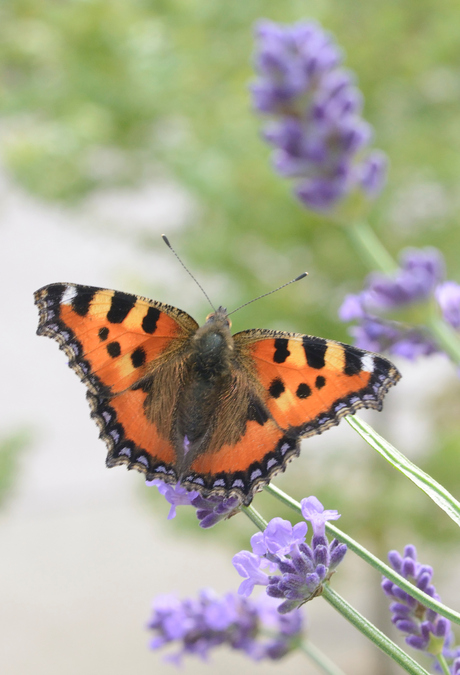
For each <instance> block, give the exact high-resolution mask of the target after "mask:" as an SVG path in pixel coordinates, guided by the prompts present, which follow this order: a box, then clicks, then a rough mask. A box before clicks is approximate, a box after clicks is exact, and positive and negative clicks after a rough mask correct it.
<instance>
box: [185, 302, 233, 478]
mask: <svg viewBox="0 0 460 675" xmlns="http://www.w3.org/2000/svg"><path fill="white" fill-rule="evenodd" d="M232 369H233V370H234V343H233V338H232V335H231V332H230V321H229V320H228V318H227V312H226V310H225V309H224V308H223V307H219V309H218V310H217V311H216V312H215V313H213V314H211V315H209V316H208V317H207V320H206V323H205V324H204V325H203V326H200V328H198V329H197V331H196V332H195V334H194V335H193V337H192V341H191V353H190V356H189V359H188V368H187V371H188V372H187V376H186V379H185V382H184V387H183V389H182V391H181V393H180V396H179V398H178V401H177V409H176V424H175V430H174V439H173V442H174V445H175V448H176V452H177V453H178V455H179V456H180V455H182V457H181V458H180V460H181V461H179V462H178V463H179V464H182V469H183V470H186V467H187V466H189V463H190V462H191V461H192V460H193V459H194V458H195V457H196V456H197V455H199V454H201V453H203V452H205V451H206V450H208V449H209V447H210V445H211V444H212V443H213V439H214V441H215V432H216V426H217V419H218V417H219V412H220V411H221V409H222V406H223V405H225V400H226V399H227V398H228V395H229V392H231V391H232V389H233V387H232V381H233V377H234V374H233V372H232Z"/></svg>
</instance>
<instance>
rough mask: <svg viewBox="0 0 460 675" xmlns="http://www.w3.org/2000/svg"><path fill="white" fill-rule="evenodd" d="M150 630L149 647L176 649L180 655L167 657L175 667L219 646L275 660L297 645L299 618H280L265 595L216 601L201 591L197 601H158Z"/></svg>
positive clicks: (230, 595)
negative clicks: (188, 657) (257, 597)
mask: <svg viewBox="0 0 460 675" xmlns="http://www.w3.org/2000/svg"><path fill="white" fill-rule="evenodd" d="M148 628H149V630H151V631H152V633H153V637H152V640H151V642H150V648H151V649H155V650H156V649H160V648H162V647H164V646H166V645H168V644H177V645H179V647H180V648H179V651H178V652H176V653H175V654H173V655H171V656H169V657H167V659H168V660H169V661H172V662H173V663H175V664H176V665H180V663H181V661H182V658H183V657H184V656H185V655H188V654H191V655H194V656H198V657H200V658H201V659H203V660H205V659H206V658H207V657H208V655H209V652H210V651H211V650H212V649H214V648H215V647H218V646H220V645H227V646H228V647H230V648H231V649H237V650H240V651H242V652H244V653H245V654H247V655H248V656H250V657H251V658H252V659H254V660H256V661H260V660H261V659H271V660H278V659H280V658H281V657H283V656H285V655H286V654H287V653H288V652H290V651H292V650H293V649H294V648H295V647H296V646H297V643H298V641H299V639H300V637H301V633H302V629H303V619H302V615H301V613H300V612H294V613H292V615H291V616H290V617H289V618H288V617H282V616H280V615H279V614H278V613H277V611H276V602H275V601H273V600H270V599H269V598H267V597H263V598H261V599H259V600H257V601H254V600H249V599H247V598H241V597H238V596H235V595H234V594H233V593H227V594H226V595H224V596H222V597H219V596H217V595H216V594H215V593H214V592H213V591H211V590H203V591H201V593H200V595H199V597H198V598H197V599H186V600H179V599H178V598H176V597H175V596H161V597H159V598H157V599H156V600H155V602H154V606H153V614H152V618H151V619H150V622H149V624H148ZM266 634H267V635H269V637H265V635H266Z"/></svg>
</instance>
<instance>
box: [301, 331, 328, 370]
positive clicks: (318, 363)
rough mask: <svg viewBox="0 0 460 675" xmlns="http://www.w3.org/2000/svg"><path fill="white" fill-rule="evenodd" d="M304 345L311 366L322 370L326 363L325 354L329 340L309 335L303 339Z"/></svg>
mask: <svg viewBox="0 0 460 675" xmlns="http://www.w3.org/2000/svg"><path fill="white" fill-rule="evenodd" d="M302 345H303V348H304V352H305V358H306V359H307V363H308V365H309V366H310V368H316V369H317V370H320V369H321V368H324V366H325V365H326V361H325V358H324V357H325V355H326V349H327V342H326V340H323V338H311V337H309V336H308V335H305V337H304V338H303V339H302Z"/></svg>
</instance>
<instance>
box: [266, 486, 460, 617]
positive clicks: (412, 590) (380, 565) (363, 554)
mask: <svg viewBox="0 0 460 675" xmlns="http://www.w3.org/2000/svg"><path fill="white" fill-rule="evenodd" d="M265 490H266V491H267V492H269V493H270V494H272V495H273V496H274V497H276V498H277V499H279V500H280V501H281V502H283V503H284V504H286V506H289V507H290V508H291V509H293V510H294V511H296V512H297V513H302V511H301V508H300V504H299V502H297V501H296V500H295V499H293V498H292V497H290V496H289V495H287V494H286V493H284V492H283V491H282V490H280V489H279V488H277V487H275V486H274V485H273V484H271V485H266V486H265ZM326 531H327V533H328V534H330V535H332V536H334V537H335V538H336V539H338V540H339V541H340V542H342V543H344V544H346V545H347V546H348V548H349V549H350V550H351V551H353V552H354V553H356V555H358V556H359V557H360V558H362V559H363V560H364V561H365V562H367V563H368V564H369V565H371V566H372V567H373V568H374V569H376V570H377V571H378V572H381V573H382V574H383V575H384V576H386V577H387V578H388V579H391V581H393V582H394V583H395V584H397V585H398V586H399V587H400V588H402V589H403V590H404V591H406V592H407V593H409V594H410V595H411V596H412V597H413V598H415V599H416V600H418V601H419V602H420V603H421V604H422V605H424V606H425V607H429V608H430V609H432V610H433V611H435V612H438V614H441V616H444V617H446V619H450V620H451V621H454V622H455V623H457V624H460V614H459V613H458V612H456V611H455V610H453V609H450V607H446V606H445V605H443V604H442V603H441V602H438V601H437V600H434V599H433V598H431V597H430V596H429V595H426V593H423V591H421V590H420V589H419V588H417V587H416V586H414V585H413V584H411V583H410V581H407V579H404V577H402V576H400V575H399V574H398V573H397V572H395V571H394V569H392V568H391V567H389V566H388V565H386V564H385V563H384V562H382V561H381V560H380V559H379V558H377V557H376V556H375V555H373V554H372V553H370V551H368V550H367V549H365V548H364V547H363V546H361V544H359V543H358V542H357V541H355V540H354V539H352V538H351V537H349V536H348V535H347V534H345V532H342V531H341V530H339V528H338V527H335V525H332V524H331V523H326Z"/></svg>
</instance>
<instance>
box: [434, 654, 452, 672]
mask: <svg viewBox="0 0 460 675" xmlns="http://www.w3.org/2000/svg"><path fill="white" fill-rule="evenodd" d="M437 659H438V663H439V665H440V666H441V668H442V672H443V673H444V675H452V673H451V672H450V668H449V666H448V665H447V661H446V659H445V658H444V656H443V655H442V654H439V655H438V656H437Z"/></svg>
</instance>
